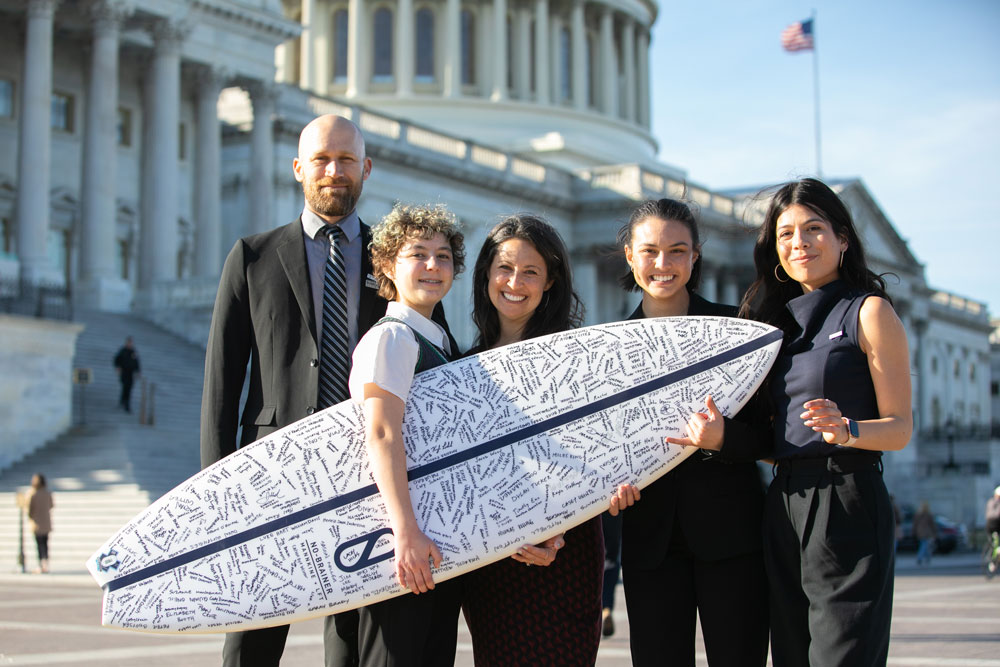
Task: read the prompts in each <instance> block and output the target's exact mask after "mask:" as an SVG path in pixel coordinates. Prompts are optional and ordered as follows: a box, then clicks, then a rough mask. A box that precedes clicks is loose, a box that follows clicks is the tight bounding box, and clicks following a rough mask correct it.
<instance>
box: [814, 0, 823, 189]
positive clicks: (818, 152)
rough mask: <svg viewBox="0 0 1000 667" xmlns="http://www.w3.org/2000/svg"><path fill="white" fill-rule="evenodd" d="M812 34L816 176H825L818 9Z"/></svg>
mask: <svg viewBox="0 0 1000 667" xmlns="http://www.w3.org/2000/svg"><path fill="white" fill-rule="evenodd" d="M812 36H813V48H812V55H813V96H814V100H813V105H814V106H815V112H816V121H815V123H816V177H817V178H819V179H822V178H823V159H822V153H821V150H820V145H821V141H820V129H819V128H820V125H819V40H817V39H816V10H815V9H814V10H813V11H812Z"/></svg>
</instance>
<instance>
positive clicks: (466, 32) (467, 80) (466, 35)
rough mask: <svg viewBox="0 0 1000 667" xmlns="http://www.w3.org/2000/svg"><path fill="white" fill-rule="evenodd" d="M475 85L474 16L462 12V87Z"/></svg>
mask: <svg viewBox="0 0 1000 667" xmlns="http://www.w3.org/2000/svg"><path fill="white" fill-rule="evenodd" d="M475 83H476V15H475V14H473V13H472V12H471V11H470V10H468V9H463V10H462V85H463V86H472V85H474V84H475Z"/></svg>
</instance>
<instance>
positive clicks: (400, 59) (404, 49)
mask: <svg viewBox="0 0 1000 667" xmlns="http://www.w3.org/2000/svg"><path fill="white" fill-rule="evenodd" d="M414 35H415V30H414V14H413V0H397V4H396V44H395V48H396V51H395V53H394V54H393V55H394V56H395V58H396V62H395V63H394V65H395V67H394V69H395V70H396V94H397V95H399V96H400V97H409V96H410V95H412V94H413V70H414V63H415V62H416V60H417V51H416V46H415V44H416V42H415V39H414ZM434 37H435V41H437V35H435V36H434Z"/></svg>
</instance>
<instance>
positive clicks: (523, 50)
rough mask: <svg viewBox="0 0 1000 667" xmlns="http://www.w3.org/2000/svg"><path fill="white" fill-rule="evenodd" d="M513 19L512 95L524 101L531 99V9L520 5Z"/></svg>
mask: <svg viewBox="0 0 1000 667" xmlns="http://www.w3.org/2000/svg"><path fill="white" fill-rule="evenodd" d="M514 17H515V22H514V53H513V60H514V94H515V95H516V96H517V99H519V100H526V99H528V98H529V97H531V9H530V8H529V7H528V6H527V5H522V6H520V7H518V8H517V9H516V10H515V14H514Z"/></svg>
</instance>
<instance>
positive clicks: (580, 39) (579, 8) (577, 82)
mask: <svg viewBox="0 0 1000 667" xmlns="http://www.w3.org/2000/svg"><path fill="white" fill-rule="evenodd" d="M569 20H570V42H571V43H572V46H571V47H570V59H569V60H570V72H571V73H572V74H571V76H572V81H573V90H572V95H573V107H574V108H576V109H579V110H581V111H582V110H584V109H586V108H587V32H586V26H585V25H584V23H583V0H573V9H572V10H570V17H569Z"/></svg>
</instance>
